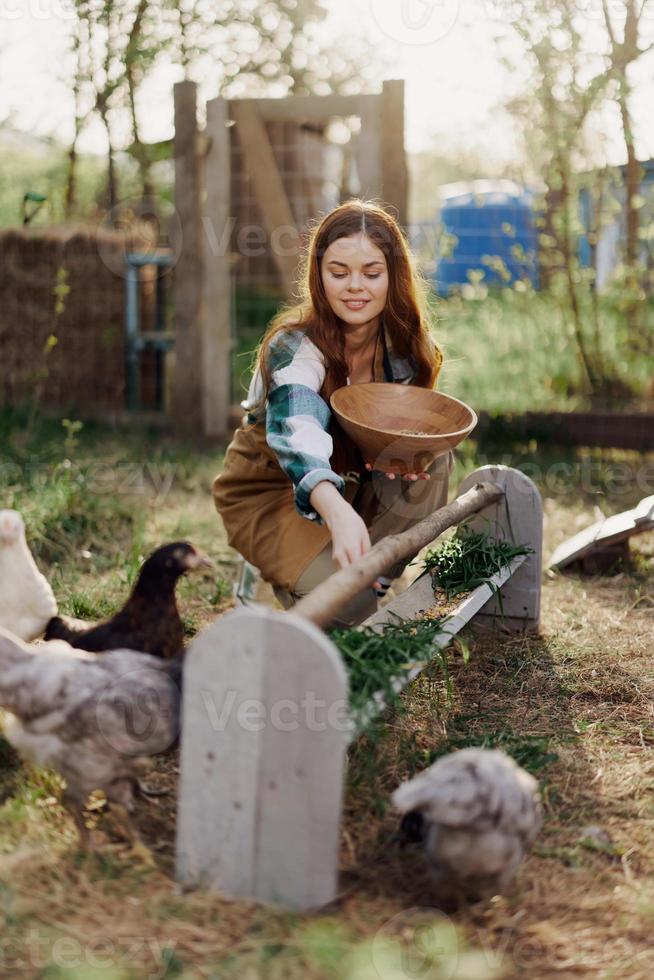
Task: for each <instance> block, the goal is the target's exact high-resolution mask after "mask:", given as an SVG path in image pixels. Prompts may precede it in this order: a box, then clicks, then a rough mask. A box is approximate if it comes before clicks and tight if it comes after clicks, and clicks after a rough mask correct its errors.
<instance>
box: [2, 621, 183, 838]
mask: <svg viewBox="0 0 654 980" xmlns="http://www.w3.org/2000/svg"><path fill="white" fill-rule="evenodd" d="M180 681H181V658H175V659H174V660H168V661H162V660H160V659H159V658H157V657H152V656H149V655H147V654H143V653H138V652H135V651H132V650H113V651H111V652H109V653H103V654H100V655H97V654H94V653H89V652H87V651H85V650H76V649H73V647H71V646H70V645H69V644H68V643H65V642H63V641H61V640H54V641H52V642H49V643H43V644H41V645H39V646H28V645H27V644H25V643H23V642H22V641H21V640H19V639H18V638H17V637H15V636H14V635H13V634H11V633H9V632H8V631H7V630H2V629H0V707H2V708H4V709H6V710H7V711H8V712H11V714H10V715H9V716H8V717H7V720H6V723H5V735H6V737H7V738H8V740H9V741H10V742H11V743H12V744H13V745H14V746H15V748H16V749H17V750H18V751H19V752H20V753H21V755H23V756H24V757H26V758H28V759H30V760H31V761H33V762H35V763H36V764H37V765H39V766H43V767H44V768H48V769H54V770H56V771H57V772H58V773H60V774H61V775H62V776H63V777H64V779H65V781H66V789H65V791H64V796H63V800H62V802H63V803H64V805H65V806H66V807H67V809H68V810H69V811H70V812H71V814H72V816H73V818H74V820H75V823H76V825H77V827H78V830H79V832H80V836H81V838H82V843H83V844H86V843H87V831H86V827H85V824H84V820H83V816H82V811H83V807H84V804H85V802H86V800H87V797H88V796H89V794H90V793H91V792H92V791H93V790H97V789H101V790H103V791H104V792H105V795H106V797H107V800H108V801H109V804H110V809H111V810H112V811H113V812H114V817H118V818H119V819H120V820H121V822H122V829H123V830H124V832H125V834H126V836H127V837H128V839H130V840H131V841H132V843H134V844H135V846H136V848H137V849H140V850H141V852H142V853H144V848H143V845H141V844H140V842H139V841H138V838H137V837H136V834H135V832H134V830H133V828H132V826H131V823H130V819H129V813H130V811H131V810H132V806H133V791H134V789H135V788H137V787H138V780H139V776H140V775H142V773H143V771H144V769H146V768H147V766H148V759H149V757H150V756H153V755H156V754H158V753H160V752H163V751H165V750H166V749H167V748H169V746H170V745H171V744H172V743H173V742H174V740H175V739H176V737H177V734H178V729H179V704H180V687H179V685H180Z"/></svg>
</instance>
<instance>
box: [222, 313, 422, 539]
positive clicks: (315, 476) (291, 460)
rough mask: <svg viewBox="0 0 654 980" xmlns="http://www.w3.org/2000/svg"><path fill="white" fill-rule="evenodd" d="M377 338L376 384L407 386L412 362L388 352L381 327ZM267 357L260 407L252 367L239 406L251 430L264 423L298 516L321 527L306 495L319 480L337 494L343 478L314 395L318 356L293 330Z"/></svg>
mask: <svg viewBox="0 0 654 980" xmlns="http://www.w3.org/2000/svg"><path fill="white" fill-rule="evenodd" d="M381 339H382V343H381V344H377V349H376V352H375V363H374V371H373V374H374V378H375V381H393V382H399V383H400V384H409V383H410V382H411V381H412V380H413V377H414V375H415V369H414V367H413V364H412V362H411V361H409V360H407V359H405V358H401V357H398V356H397V355H396V354H395V353H394V352H393V348H392V345H391V343H390V338H389V336H388V332H387V330H386V328H384V329H383V330H382V335H381ZM435 350H436V354H435V356H438V358H440V352H439V351H437V349H435ZM268 358H269V361H268V365H269V369H270V378H271V381H270V388H269V391H268V398H267V400H266V403H265V406H264V407H263V408H261V409H259V410H258V411H257V410H256V406H257V405H258V404H259V403H260V402H261V396H262V394H263V388H262V381H261V375H260V372H259V369H258V368H257V370H256V372H255V374H254V376H253V378H252V381H251V383H250V388H249V390H248V395H247V398H246V399H245V401H243V402H241V407H242V408H243V409H244V410H245V411H246V412H247V422H248V423H249V424H251V425H254V424H256V423H258V422H263V421H264V418H265V424H266V442H267V443H268V445H269V446H270V448H271V449H272V450H273V452H274V453H275V456H276V457H277V460H278V462H279V465H280V466H281V467H282V469H283V470H284V472H285V473H286V475H287V476H288V477H289V479H290V481H291V483H292V484H293V488H294V493H295V505H296V507H297V510H298V513H300V514H301V515H302V517H306V518H308V519H309V520H314V521H318V522H319V523H322V519H321V517H320V515H319V514H317V513H316V511H315V510H313V509H312V507H311V504H310V502H309V497H310V495H311V491H312V490H313V488H314V487H315V486H317V485H318V484H319V483H321V482H322V481H323V480H329V481H330V483H333V484H334V485H335V486H336V487H338V489H339V490H340V491H341V493H342V492H343V488H344V486H345V480H344V479H343V475H342V474H340V473H335V472H334V470H333V469H332V468H331V466H330V464H329V461H330V459H331V456H332V452H333V442H332V437H331V435H330V434H329V431H328V429H329V421H330V418H331V411H330V409H329V406H328V405H327V402H326V401H325V400H324V399H323V398H321V397H320V395H319V394H318V392H319V391H320V389H321V388H322V385H323V382H324V380H325V364H324V360H323V356H322V354H321V352H320V350H319V349H318V348H317V347H316V346H315V344H313V343H312V342H311V341H310V340H309V339H308V337H307V336H306V335H305V333H304V331H303V330H299V329H298V330H290V331H288V332H283V333H279V334H277V336H276V337H275V338H274V340H273V341H272V343H271V344H270V346H269V348H268Z"/></svg>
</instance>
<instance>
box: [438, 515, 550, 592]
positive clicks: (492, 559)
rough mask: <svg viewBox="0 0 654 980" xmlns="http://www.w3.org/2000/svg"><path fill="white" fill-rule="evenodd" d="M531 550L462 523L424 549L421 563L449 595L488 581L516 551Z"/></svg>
mask: <svg viewBox="0 0 654 980" xmlns="http://www.w3.org/2000/svg"><path fill="white" fill-rule="evenodd" d="M532 553H533V549H532V548H529V547H527V546H526V545H520V544H519V545H513V544H510V543H509V542H508V541H503V540H496V539H494V538H491V537H490V536H489V535H488V534H486V533H485V532H484V531H472V530H470V528H467V527H466V526H465V525H461V527H460V528H459V532H458V533H457V534H456V535H455V536H454V537H452V538H449V539H448V540H447V541H444V542H443V544H440V545H439V546H438V547H437V548H432V549H430V550H429V551H428V552H427V553H426V555H425V557H424V559H423V567H424V570H425V571H427V572H430V573H431V576H432V580H433V582H434V585H435V586H436V585H438V586H440V588H442V589H443V590H444V592H445V594H446V595H447V598H448V599H452V598H453V597H454V596H456V595H459V593H461V592H470V591H472V589H476V588H477V587H478V586H479V585H483V584H484V583H485V582H488V580H489V579H491V578H492V577H493V575H495V574H496V573H497V572H499V571H501V570H502V569H503V568H506V567H507V566H508V565H510V564H511V562H512V561H513V559H514V558H517V556H518V555H528V554H532Z"/></svg>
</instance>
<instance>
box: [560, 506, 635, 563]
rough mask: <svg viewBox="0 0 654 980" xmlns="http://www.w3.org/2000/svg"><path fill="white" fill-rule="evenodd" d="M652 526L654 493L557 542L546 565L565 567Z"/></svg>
mask: <svg viewBox="0 0 654 980" xmlns="http://www.w3.org/2000/svg"><path fill="white" fill-rule="evenodd" d="M652 529H654V496H652V497H645V498H644V499H643V500H641V501H640V503H639V504H638V506H636V507H634V508H633V509H632V510H625V511H623V512H622V513H621V514H614V515H613V516H612V517H606V518H604V519H603V520H601V521H596V522H595V523H594V524H591V525H590V527H587V528H584V530H583V531H579V533H578V534H575V535H573V536H572V537H571V538H568V539H567V541H564V542H563V544H560V545H559V547H558V548H557V549H556V551H555V552H554V554H553V555H552V557H551V558H550V562H549V567H550V568H565V567H566V566H567V565H570V564H571V563H572V562H573V561H578V560H579V559H580V558H586V557H587V556H589V555H591V554H593V552H598V551H601V550H602V549H603V548H607V547H609V546H611V545H615V544H619V543H620V542H622V541H627V540H628V539H629V538H630V537H631V536H632V535H634V534H642V533H643V531H649V530H652Z"/></svg>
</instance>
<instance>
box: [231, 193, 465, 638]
mask: <svg viewBox="0 0 654 980" xmlns="http://www.w3.org/2000/svg"><path fill="white" fill-rule="evenodd" d="M303 297H304V298H303V301H302V302H301V303H300V304H299V305H298V306H295V307H291V308H287V309H285V310H283V311H282V312H280V313H279V314H278V315H277V316H276V317H275V318H274V319H273V321H272V323H271V324H270V327H269V329H268V330H267V332H266V335H265V337H264V339H263V341H262V344H261V347H260V350H259V354H258V366H257V369H256V371H255V374H254V376H253V378H252V382H251V384H250V389H249V392H248V396H247V399H246V401H244V402H243V403H242V404H243V408H244V409H245V410H246V412H247V415H246V417H245V418H244V420H243V424H242V426H241V427H240V428H239V429H237V431H236V433H235V435H234V439H233V441H232V442H231V444H230V446H229V447H228V449H227V454H226V457H225V466H224V470H223V472H222V473H221V474H220V475H219V476H218V477H217V478H216V480H215V481H214V499H215V503H216V507H217V509H218V511H219V512H220V515H221V517H222V519H223V522H224V524H225V528H226V530H227V537H228V540H229V543H230V545H232V547H234V548H236V549H237V550H238V551H239V552H240V553H241V554H242V555H243V556H244V557H245V558H246V559H247V560H248V561H249V562H251V563H252V564H253V565H255V566H256V567H257V568H259V569H260V571H261V573H262V575H263V577H264V579H266V580H267V581H268V582H270V583H271V584H272V585H273V588H274V591H275V595H276V596H277V598H278V599H279V600H280V602H281V603H282V605H284V607H285V608H289V607H290V606H291V605H292V604H293V603H294V602H296V601H297V600H298V599H299V598H300V597H302V596H303V595H306V594H307V593H308V592H310V591H311V590H312V589H313V588H315V586H316V585H318V584H319V583H320V582H321V581H323V580H324V579H325V578H327V577H328V576H329V575H331V574H332V572H334V571H336V570H337V569H338V568H344V567H345V566H347V565H349V564H350V563H351V562H354V561H356V559H357V558H359V557H360V556H361V555H363V554H364V553H365V552H366V551H368V549H369V548H370V546H371V543H372V544H374V543H375V542H377V541H379V540H380V539H381V538H383V537H385V536H386V535H387V534H391V533H395V532H398V531H401V530H404V529H405V528H407V527H410V526H411V525H413V524H415V523H416V522H417V521H418V520H421V519H422V518H423V517H425V516H426V515H427V514H429V513H431V512H432V511H433V510H435V509H436V508H437V507H440V506H442V505H443V504H444V503H445V502H446V500H447V479H448V473H449V465H448V464H449V462H450V459H451V457H447V456H445V457H440V458H439V459H438V460H436V461H435V463H434V464H432V466H431V468H430V469H429V470H428V471H427V472H426V473H423V474H420V475H416V474H407V475H405V477H404V478H396V477H395V475H394V474H390V475H384V474H381V473H378V472H377V471H374V470H373V468H372V466H371V465H370V464H367V463H364V461H363V459H362V458H361V455H360V453H359V452H358V450H357V449H356V447H355V446H354V445H353V443H352V442H351V441H350V440H349V439H348V437H347V436H346V435H345V433H344V432H343V431H342V430H341V429H340V427H339V426H338V425H337V423H336V421H335V419H334V418H333V417H332V416H331V412H330V409H329V398H330V396H331V394H332V392H333V391H335V390H336V389H337V388H340V387H342V386H343V385H345V384H356V383H361V382H370V381H390V382H399V383H402V384H415V385H419V386H422V387H425V388H432V387H433V386H434V383H435V381H436V377H437V375H438V372H439V370H440V367H441V364H442V355H441V352H440V350H439V349H438V347H436V346H435V344H434V343H433V341H432V340H431V338H430V336H429V332H428V326H427V322H426V317H425V312H424V306H423V302H424V301H423V300H421V291H420V283H419V280H418V279H417V277H416V275H415V273H414V271H413V268H412V261H411V256H410V254H409V251H408V248H407V245H406V242H405V240H404V237H403V235H402V232H401V231H400V228H399V226H398V225H397V223H396V222H395V221H394V220H393V218H392V217H391V216H390V215H389V214H387V213H386V212H385V211H384V210H383V209H382V208H380V207H378V206H377V205H375V204H372V203H369V202H363V201H350V202H348V203H346V204H343V205H341V206H340V207H338V208H336V209H335V210H334V211H332V212H331V213H330V214H328V215H327V216H326V217H325V218H324V219H323V220H322V221H321V223H320V224H319V225H318V227H317V228H316V229H315V231H314V232H313V234H312V236H311V240H310V242H309V249H308V260H307V266H306V271H305V275H304V277H303ZM403 567H404V566H403V565H401V566H396V567H394V568H392V569H388V571H387V575H388V577H385V578H384V579H382V580H380V582H379V583H376V585H377V586H378V587H379V588H378V590H377V591H376V590H375V589H372V588H371V589H366V590H365V591H364V592H362V593H361V594H360V595H358V596H356V597H355V598H354V599H353V600H352V601H351V602H350V603H349V604H348V606H347V607H346V608H344V609H343V610H342V611H341V613H340V614H339V617H338V619H337V620H335V621H334V622H333V623H332V624H331V625H334V626H351V625H354V624H356V623H359V622H361V621H362V620H363V619H365V618H367V617H368V616H369V615H371V614H372V613H373V612H374V611H375V609H376V608H377V595H378V593H379V591H380V590H381V591H383V589H384V588H387V587H388V584H389V582H390V578H391V577H395V576H397V575H399V574H401V572H402V569H403Z"/></svg>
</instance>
